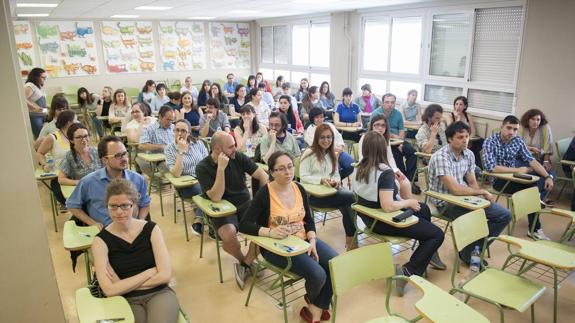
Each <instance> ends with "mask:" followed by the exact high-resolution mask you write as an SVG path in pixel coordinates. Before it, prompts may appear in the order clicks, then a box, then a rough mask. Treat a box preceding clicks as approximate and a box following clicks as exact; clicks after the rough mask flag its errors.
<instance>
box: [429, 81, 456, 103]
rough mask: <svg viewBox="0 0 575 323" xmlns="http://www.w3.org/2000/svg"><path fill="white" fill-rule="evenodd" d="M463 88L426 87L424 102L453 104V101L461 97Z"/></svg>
mask: <svg viewBox="0 0 575 323" xmlns="http://www.w3.org/2000/svg"><path fill="white" fill-rule="evenodd" d="M462 92H463V88H460V87H454V86H442V85H432V84H426V85H425V96H424V100H425V101H427V102H436V103H443V104H453V100H454V99H455V98H456V97H458V96H460V95H461V93H462Z"/></svg>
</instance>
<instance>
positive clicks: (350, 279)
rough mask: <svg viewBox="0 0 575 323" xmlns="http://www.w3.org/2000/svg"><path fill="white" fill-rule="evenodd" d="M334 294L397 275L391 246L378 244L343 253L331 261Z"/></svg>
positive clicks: (330, 270) (330, 268) (330, 269)
mask: <svg viewBox="0 0 575 323" xmlns="http://www.w3.org/2000/svg"><path fill="white" fill-rule="evenodd" d="M329 272H330V274H331V282H332V287H333V294H334V295H335V296H337V295H341V294H343V293H345V292H346V291H348V290H350V289H351V288H353V287H355V286H358V285H361V284H365V283H367V282H370V281H372V280H376V279H383V278H388V277H392V276H393V275H394V274H395V270H394V267H393V257H392V255H391V244H389V243H378V244H373V245H369V246H365V247H361V248H358V249H354V250H351V251H348V252H346V253H343V254H341V255H339V256H337V257H335V258H332V259H331V260H330V261H329Z"/></svg>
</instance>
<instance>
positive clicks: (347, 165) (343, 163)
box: [337, 151, 353, 180]
mask: <svg viewBox="0 0 575 323" xmlns="http://www.w3.org/2000/svg"><path fill="white" fill-rule="evenodd" d="M337 163H338V165H339V177H341V179H342V180H343V179H344V178H346V177H348V176H349V175H351V173H353V166H351V163H353V157H351V156H350V155H349V154H348V153H346V152H345V151H342V152H341V153H340V154H339V157H338V158H337Z"/></svg>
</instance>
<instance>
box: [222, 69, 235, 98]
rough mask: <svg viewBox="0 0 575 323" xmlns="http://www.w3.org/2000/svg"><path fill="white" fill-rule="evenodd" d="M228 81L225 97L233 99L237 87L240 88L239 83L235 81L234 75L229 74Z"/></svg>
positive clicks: (225, 84) (225, 87)
mask: <svg viewBox="0 0 575 323" xmlns="http://www.w3.org/2000/svg"><path fill="white" fill-rule="evenodd" d="M226 78H227V79H228V81H227V82H226V83H224V95H225V96H227V97H228V98H229V97H233V96H234V93H235V92H236V86H238V82H237V81H236V80H235V76H234V73H228V75H227V76H226Z"/></svg>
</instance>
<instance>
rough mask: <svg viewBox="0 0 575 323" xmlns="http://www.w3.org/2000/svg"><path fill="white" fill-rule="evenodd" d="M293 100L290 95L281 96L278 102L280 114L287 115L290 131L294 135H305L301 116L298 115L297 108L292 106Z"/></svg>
mask: <svg viewBox="0 0 575 323" xmlns="http://www.w3.org/2000/svg"><path fill="white" fill-rule="evenodd" d="M291 99H292V97H290V96H289V95H281V96H280V98H279V101H278V109H277V111H278V112H281V113H283V114H285V116H286V119H287V121H288V130H289V131H290V132H291V133H294V134H303V133H304V128H303V123H302V122H301V120H300V118H299V115H298V113H297V106H296V107H295V108H294V106H293V105H292V104H291Z"/></svg>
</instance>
